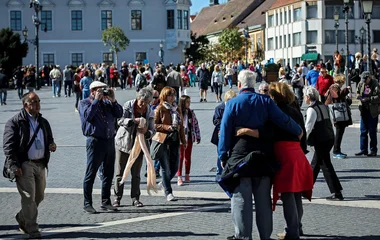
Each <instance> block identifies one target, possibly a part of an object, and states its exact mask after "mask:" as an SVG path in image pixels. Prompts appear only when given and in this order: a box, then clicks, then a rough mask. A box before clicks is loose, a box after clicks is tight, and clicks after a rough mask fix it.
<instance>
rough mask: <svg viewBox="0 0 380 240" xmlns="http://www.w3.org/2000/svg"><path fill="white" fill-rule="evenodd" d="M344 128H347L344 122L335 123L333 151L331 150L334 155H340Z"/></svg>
mask: <svg viewBox="0 0 380 240" xmlns="http://www.w3.org/2000/svg"><path fill="white" fill-rule="evenodd" d="M346 127H347V123H346V122H337V123H335V129H336V133H335V140H334V149H333V153H334V154H338V153H342V151H341V149H340V145H341V144H342V139H343V134H344V131H345V130H346Z"/></svg>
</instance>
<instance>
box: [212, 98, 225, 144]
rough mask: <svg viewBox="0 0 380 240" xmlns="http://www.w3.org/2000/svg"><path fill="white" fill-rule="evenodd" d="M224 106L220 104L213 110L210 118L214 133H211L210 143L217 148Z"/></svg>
mask: <svg viewBox="0 0 380 240" xmlns="http://www.w3.org/2000/svg"><path fill="white" fill-rule="evenodd" d="M225 106H226V104H225V103H224V102H222V103H221V104H219V105H218V106H217V107H216V108H215V113H214V116H213V118H212V122H213V124H214V126H215V128H214V132H213V133H212V136H211V143H213V144H215V145H217V146H218V141H219V130H220V123H221V122H222V117H223V113H224V108H225Z"/></svg>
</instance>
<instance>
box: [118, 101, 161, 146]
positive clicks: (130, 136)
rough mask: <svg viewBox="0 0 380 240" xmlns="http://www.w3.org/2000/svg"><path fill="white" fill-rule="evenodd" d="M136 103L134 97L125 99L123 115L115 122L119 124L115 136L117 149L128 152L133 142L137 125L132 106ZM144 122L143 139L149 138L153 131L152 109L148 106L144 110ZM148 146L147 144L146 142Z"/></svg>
mask: <svg viewBox="0 0 380 240" xmlns="http://www.w3.org/2000/svg"><path fill="white" fill-rule="evenodd" d="M135 103H136V99H134V100H131V101H127V102H126V103H125V104H124V106H123V116H122V117H121V118H119V119H118V120H117V124H118V125H119V126H120V127H119V129H118V130H117V133H116V136H115V148H116V149H117V150H119V151H122V152H125V153H130V152H131V150H132V148H133V144H134V143H135V138H136V133H137V125H136V123H135V121H134V119H135V116H134V114H133V106H134V104H135ZM146 124H147V128H148V131H147V132H146V133H145V139H150V138H151V137H152V136H153V134H154V133H155V128H154V111H153V110H151V108H150V106H148V108H147V112H146ZM147 146H148V148H149V144H148V143H147Z"/></svg>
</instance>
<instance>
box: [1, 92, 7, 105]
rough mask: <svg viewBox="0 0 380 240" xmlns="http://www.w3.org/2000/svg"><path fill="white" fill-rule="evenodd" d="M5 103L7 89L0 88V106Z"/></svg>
mask: <svg viewBox="0 0 380 240" xmlns="http://www.w3.org/2000/svg"><path fill="white" fill-rule="evenodd" d="M6 102H7V89H6V88H0V104H1V105H3V103H6Z"/></svg>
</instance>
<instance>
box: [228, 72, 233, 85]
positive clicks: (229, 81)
mask: <svg viewBox="0 0 380 240" xmlns="http://www.w3.org/2000/svg"><path fill="white" fill-rule="evenodd" d="M228 86H230V88H232V75H228Z"/></svg>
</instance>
